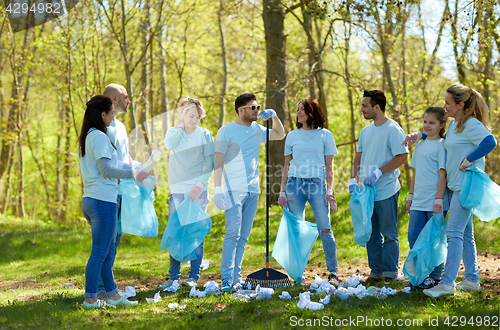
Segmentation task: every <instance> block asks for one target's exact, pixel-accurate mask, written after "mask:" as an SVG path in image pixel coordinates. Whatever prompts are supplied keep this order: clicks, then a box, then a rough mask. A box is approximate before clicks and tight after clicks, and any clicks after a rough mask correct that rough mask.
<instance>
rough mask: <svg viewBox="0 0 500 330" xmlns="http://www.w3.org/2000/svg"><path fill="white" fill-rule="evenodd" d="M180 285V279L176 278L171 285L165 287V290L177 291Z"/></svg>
mask: <svg viewBox="0 0 500 330" xmlns="http://www.w3.org/2000/svg"><path fill="white" fill-rule="evenodd" d="M179 287H180V286H179V280H175V281H174V283H172V285H171V286H170V287H168V288H165V289H163V291H169V292H177V290H179Z"/></svg>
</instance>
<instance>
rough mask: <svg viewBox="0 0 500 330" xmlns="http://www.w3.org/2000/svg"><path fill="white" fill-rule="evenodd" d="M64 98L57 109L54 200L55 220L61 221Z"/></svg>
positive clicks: (64, 122)
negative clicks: (55, 206) (57, 126)
mask: <svg viewBox="0 0 500 330" xmlns="http://www.w3.org/2000/svg"><path fill="white" fill-rule="evenodd" d="M65 104H66V99H65V97H64V96H63V100H62V102H61V107H60V110H59V124H60V126H59V134H58V135H57V155H58V157H57V168H56V201H57V219H56V222H62V218H63V203H64V202H63V200H64V195H63V166H64V164H63V157H62V155H63V153H64V135H65V132H66V128H65V124H66V121H65V120H64V119H65V115H64V111H65V109H66V106H65Z"/></svg>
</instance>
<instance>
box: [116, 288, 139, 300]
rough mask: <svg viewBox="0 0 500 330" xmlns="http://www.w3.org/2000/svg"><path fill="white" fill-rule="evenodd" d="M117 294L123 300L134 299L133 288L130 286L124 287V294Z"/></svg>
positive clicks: (120, 292)
mask: <svg viewBox="0 0 500 330" xmlns="http://www.w3.org/2000/svg"><path fill="white" fill-rule="evenodd" d="M118 293H119V294H120V296H121V297H123V298H130V297H135V288H134V287H132V286H126V287H125V292H122V291H119V292H118Z"/></svg>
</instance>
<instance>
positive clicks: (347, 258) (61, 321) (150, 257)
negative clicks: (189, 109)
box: [0, 195, 500, 330]
mask: <svg viewBox="0 0 500 330" xmlns="http://www.w3.org/2000/svg"><path fill="white" fill-rule="evenodd" d="M348 199H349V196H348V195H345V196H340V197H339V198H338V202H339V211H338V212H337V213H335V214H333V215H332V226H333V228H334V234H335V237H336V240H337V244H338V261H339V275H340V278H341V280H345V278H346V277H348V276H349V275H352V274H355V273H359V274H362V275H365V276H367V275H368V270H367V260H366V250H365V249H364V248H361V247H359V246H357V245H356V244H355V243H354V241H353V234H352V226H351V220H350V212H349V205H348ZM161 201H162V199H161V198H158V203H160V202H161ZM402 202H403V198H400V203H401V206H400V223H399V231H400V236H399V238H400V253H401V262H400V269H399V271H400V272H402V264H403V262H404V257H405V256H406V255H407V253H408V242H407V239H406V230H407V227H408V216H407V215H406V214H405V213H404V212H405V210H404V206H403V204H402ZM159 209H161V208H159ZM163 209H164V208H163ZM270 213H271V235H270V236H271V246H272V242H274V238H275V235H276V231H277V228H278V225H279V221H280V218H281V211H280V209H279V208H278V207H276V206H273V207H272V209H271V211H270ZM306 218H307V220H309V221H314V217H313V216H312V212H310V211H307V213H306ZM212 221H213V227H212V231H211V232H210V233H209V234H208V236H207V239H206V241H205V259H208V260H209V261H210V268H209V269H207V270H205V271H202V275H201V276H202V278H201V279H200V282H205V281H209V280H215V281H218V282H219V284H220V269H219V262H220V255H221V248H222V240H223V237H224V218H223V214H219V215H217V216H214V217H213V218H212ZM498 224H499V220H498V219H497V220H494V221H491V222H489V223H482V222H480V221H478V220H475V231H476V240H477V246H478V251H479V254H480V256H479V259H480V261H481V262H482V263H481V264H480V270H481V275H480V276H481V281H482V285H483V290H482V291H480V292H475V293H472V294H471V293H459V294H457V295H455V296H448V297H443V298H438V299H431V298H428V297H427V296H425V295H424V294H423V293H421V292H412V293H411V294H404V293H398V294H396V295H395V296H389V297H388V298H387V299H384V300H378V299H375V298H370V299H366V300H359V299H357V298H351V300H350V301H348V302H343V301H340V300H337V299H336V298H333V297H332V299H331V302H330V304H328V305H326V306H325V309H324V310H320V311H310V310H301V309H299V308H298V307H297V301H298V300H296V299H295V300H291V301H286V300H280V299H279V298H278V294H279V292H281V291H282V290H277V291H276V292H277V293H276V294H275V295H273V298H272V299H271V300H268V301H255V300H252V301H241V300H237V299H235V298H233V297H232V296H231V295H227V294H226V295H223V296H209V297H207V298H204V299H203V298H189V289H188V288H181V289H180V290H179V291H177V292H176V293H169V292H161V296H162V300H161V301H160V302H159V303H157V304H148V303H146V301H145V298H146V297H149V298H152V297H153V295H154V294H155V293H156V292H158V290H157V289H156V287H157V286H158V285H159V284H161V283H163V282H164V281H165V279H166V277H168V253H167V252H166V251H165V250H163V251H160V250H159V246H160V241H161V235H162V234H163V230H164V228H165V226H166V219H164V218H161V219H160V235H159V236H158V237H155V238H142V237H136V236H131V235H127V234H125V235H123V238H122V243H121V245H120V247H119V251H118V256H117V261H116V263H115V268H114V271H115V278H116V281H117V283H118V287H119V289H121V290H124V287H125V286H127V285H131V286H134V287H135V288H136V290H137V296H136V297H134V298H131V299H132V300H139V305H138V306H137V307H134V308H117V309H105V310H85V309H83V308H82V301H83V294H84V285H85V278H84V271H85V264H86V262H87V259H88V256H89V254H90V243H91V242H90V227H89V226H88V225H87V224H86V223H85V222H84V221H79V222H77V223H75V224H72V225H65V226H61V225H54V224H47V223H44V222H41V221H34V220H32V219H15V218H10V217H0V251H1V252H0V267H1V271H0V328H1V329H46V328H71V329H84V328H88V327H91V328H144V329H159V328H160V329H161V328H182V329H185V328H188V329H235V328H238V329H239V328H251V329H266V330H270V329H282V328H301V327H306V328H307V327H313V326H317V327H327V326H328V327H332V328H339V329H341V328H346V329H347V328H350V329H357V328H378V327H382V326H392V327H393V328H398V329H400V328H414V329H417V328H422V327H424V328H432V329H439V328H442V329H444V328H448V327H450V328H456V327H457V326H458V327H461V328H466V329H469V328H474V329H482V328H491V327H492V326H494V327H495V328H499V325H500V320H499V317H500V309H499V307H500V295H499V292H500V282H499V281H498V280H497V278H498V275H499V274H500V267H498V265H497V264H500V257H499V256H500V254H499V252H500V242H499V240H500V238H499V226H498ZM264 266H265V210H264V209H259V210H258V212H257V216H256V219H255V222H254V227H253V231H252V235H251V236H250V242H249V244H248V246H247V250H246V254H245V259H244V262H243V269H244V275H245V276H244V277H246V275H248V274H249V273H252V272H253V271H256V270H259V269H261V268H263V267H264ZM271 267H272V268H275V269H278V270H280V269H281V267H280V266H279V265H278V264H277V263H276V262H275V260H274V259H272V258H271ZM182 272H183V275H182V279H185V278H187V268H185V267H183V268H182ZM314 274H319V275H320V276H322V277H326V264H325V259H324V256H323V251H322V247H321V241H320V240H319V239H318V240H317V242H316V243H315V245H314V247H313V250H312V252H311V256H310V258H309V263H308V266H307V268H306V272H305V275H306V276H307V282H308V283H307V286H294V287H292V288H288V289H286V290H287V291H288V292H290V294H291V295H292V296H293V297H296V296H298V294H299V293H300V292H304V291H307V290H308V289H309V284H310V283H312V282H313V280H314ZM461 278H462V273H460V274H459V280H460V279H461ZM64 283H72V284H74V285H75V288H74V289H65V288H64ZM406 284H407V281H401V282H398V283H391V284H390V286H391V287H392V288H394V289H397V290H398V291H400V290H401V289H402V288H403V287H404V286H405V285H406ZM200 288H201V287H200ZM312 300H313V301H318V300H319V297H318V296H314V297H313V298H312ZM172 302H177V303H179V305H183V304H186V305H187V307H186V309H185V310H172V309H170V308H168V306H167V305H168V303H172ZM217 303H222V304H224V305H226V308H225V309H224V310H223V311H214V306H215V305H216V304H217ZM436 325H437V326H436Z"/></svg>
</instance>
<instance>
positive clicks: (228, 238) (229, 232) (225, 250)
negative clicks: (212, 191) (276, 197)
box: [220, 191, 259, 284]
mask: <svg viewBox="0 0 500 330" xmlns="http://www.w3.org/2000/svg"><path fill="white" fill-rule="evenodd" d="M229 198H230V205H233V206H232V207H231V208H229V209H227V210H226V212H225V220H226V234H225V235H224V242H223V243H222V257H221V263H220V272H221V277H222V281H229V282H230V283H233V284H236V283H238V282H240V281H241V263H242V262H243V254H244V253H245V246H246V244H247V242H248V238H249V237H250V232H251V231H252V225H253V219H254V218H255V213H257V204H258V202H259V194H257V193H249V192H241V191H230V192H229Z"/></svg>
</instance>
